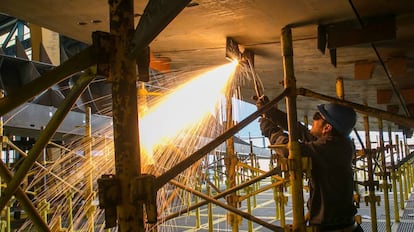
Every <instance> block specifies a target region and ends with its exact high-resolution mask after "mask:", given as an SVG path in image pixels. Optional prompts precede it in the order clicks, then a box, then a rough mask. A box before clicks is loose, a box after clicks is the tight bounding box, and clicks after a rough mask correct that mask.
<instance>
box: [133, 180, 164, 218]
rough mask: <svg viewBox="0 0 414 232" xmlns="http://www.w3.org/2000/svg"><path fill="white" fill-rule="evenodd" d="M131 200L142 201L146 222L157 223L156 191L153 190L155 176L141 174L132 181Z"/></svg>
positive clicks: (134, 201)
mask: <svg viewBox="0 0 414 232" xmlns="http://www.w3.org/2000/svg"><path fill="white" fill-rule="evenodd" d="M130 197H131V202H132V203H134V204H136V203H143V204H144V205H145V210H146V213H147V222H148V223H151V224H154V223H157V192H156V191H155V176H153V175H149V174H142V175H140V176H138V177H136V178H135V179H133V181H132V187H131V196H130Z"/></svg>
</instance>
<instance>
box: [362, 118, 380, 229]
mask: <svg viewBox="0 0 414 232" xmlns="http://www.w3.org/2000/svg"><path fill="white" fill-rule="evenodd" d="M364 127H365V147H366V149H367V152H366V156H367V166H368V190H369V193H368V197H367V198H368V202H369V208H370V212H371V230H372V231H373V232H377V209H376V207H375V203H376V199H377V197H376V196H375V186H374V170H373V164H372V158H373V157H372V150H371V140H370V135H369V120H368V115H364Z"/></svg>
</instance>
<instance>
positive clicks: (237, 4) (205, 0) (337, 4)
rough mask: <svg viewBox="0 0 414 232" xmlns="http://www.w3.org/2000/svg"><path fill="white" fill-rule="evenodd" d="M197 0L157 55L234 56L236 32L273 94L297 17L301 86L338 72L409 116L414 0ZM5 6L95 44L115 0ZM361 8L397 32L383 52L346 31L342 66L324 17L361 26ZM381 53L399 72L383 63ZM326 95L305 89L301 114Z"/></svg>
mask: <svg viewBox="0 0 414 232" xmlns="http://www.w3.org/2000/svg"><path fill="white" fill-rule="evenodd" d="M192 3H193V4H191V5H193V6H192V7H190V6H188V7H186V8H185V9H184V10H183V11H182V12H181V13H180V14H179V15H178V16H177V17H176V18H175V19H174V20H173V21H172V22H171V23H170V24H169V25H168V26H167V27H166V28H165V29H164V30H163V31H162V32H161V33H160V34H159V35H158V36H157V37H156V38H155V40H154V41H153V42H152V43H151V44H150V47H151V51H152V52H153V53H154V54H155V55H156V56H159V57H168V58H170V59H171V67H172V69H188V68H193V69H194V68H202V67H208V66H213V65H218V64H222V63H225V62H227V61H226V60H225V58H224V55H225V47H226V38H227V37H231V38H233V39H234V40H235V41H237V42H238V43H239V45H240V47H241V49H249V50H251V51H253V52H254V53H255V70H256V72H257V74H258V75H259V76H260V78H261V79H262V82H263V84H264V87H265V90H264V92H265V94H266V95H268V96H269V97H270V98H272V97H274V96H277V95H279V94H280V93H281V92H282V90H283V86H282V84H281V82H282V81H283V64H282V56H281V44H280V36H281V29H282V28H283V27H285V26H286V25H291V26H292V33H293V41H294V42H293V49H294V65H295V76H296V79H297V83H296V84H297V87H304V88H308V89H310V90H312V91H315V92H318V93H322V94H324V95H328V96H332V97H335V96H336V94H335V84H336V79H337V78H338V77H341V78H343V80H344V86H345V99H346V100H348V101H351V102H355V103H358V104H367V105H368V106H369V107H373V108H376V109H382V110H387V106H388V107H389V108H390V107H391V106H398V112H397V114H399V115H403V116H407V112H406V111H404V109H403V108H404V107H403V105H402V104H404V105H406V106H407V108H408V110H410V109H411V110H412V109H413V107H412V104H413V103H414V97H413V96H411V95H414V94H412V92H414V81H413V78H414V76H413V74H414V30H413V29H414V1H412V0H393V1H390V0H365V1H345V0H341V1H339V0H332V1H325V0H295V1H285V0H196V1H193V2H192ZM146 5H147V1H135V15H136V17H135V19H136V21H137V22H138V21H139V20H140V15H142V14H143V11H144V9H145V6H146ZM352 5H354V7H355V10H356V11H354V10H353V8H352ZM0 12H2V13H5V14H8V15H10V16H13V17H16V18H18V19H21V20H24V21H27V22H29V23H34V24H37V25H40V26H43V27H45V28H48V29H51V30H53V31H56V32H59V33H60V34H63V35H66V36H68V37H71V38H73V39H76V40H79V41H82V42H85V43H88V44H90V43H91V35H92V32H94V31H106V32H109V6H108V3H107V1H101V0H89V1H84V0H70V1H67V0H65V1H63V0H54V1H50V0H31V1H24V0H3V1H2V4H0ZM356 12H357V14H359V16H360V17H361V18H362V21H363V22H362V23H364V24H366V23H369V22H371V21H372V20H368V18H372V17H375V18H376V19H375V20H373V22H374V23H377V22H379V21H380V20H381V19H383V18H386V16H389V15H393V16H394V17H395V28H394V29H395V30H396V34H395V35H396V36H395V38H392V39H384V38H380V40H381V41H375V42H373V44H374V46H375V48H376V49H377V51H378V55H379V56H378V55H377V54H376V53H375V51H374V49H373V47H372V45H371V43H370V42H369V39H368V42H367V41H365V42H363V43H358V44H353V43H352V40H353V39H354V38H353V37H352V36H349V34H351V33H349V34H347V33H345V34H344V35H343V36H342V37H340V38H339V41H340V42H345V43H346V42H349V43H350V45H346V46H338V48H337V49H336V52H337V56H336V59H337V66H336V67H334V66H333V65H332V64H331V57H330V55H329V52H328V50H326V52H325V54H323V53H322V52H321V51H319V50H318V49H317V42H318V25H323V26H326V28H329V27H328V26H332V25H335V26H337V28H340V29H343V27H342V26H340V25H342V24H339V23H341V22H345V21H352V22H351V23H349V24H347V25H351V26H352V28H358V29H359V28H360V23H359V22H358V19H357V14H356ZM391 28H392V27H391ZM347 30H351V29H349V28H348V29H347ZM391 30H392V29H391ZM361 31H362V32H361V33H362V35H363V37H364V38H367V37H369V35H372V34H375V33H376V34H381V33H378V31H379V30H378V29H377V30H376V31H374V32H375V33H371V32H367V31H364V30H361ZM380 31H381V30H380ZM385 31H389V29H388V28H386V27H384V33H383V34H386V33H385ZM350 41H351V42H350ZM378 57H380V59H379V58H378ZM381 60H382V61H384V64H385V66H384V67H385V68H386V70H387V71H388V72H389V73H390V75H389V76H390V78H391V79H389V77H387V75H386V71H384V67H382V66H381ZM364 64H367V65H368V67H373V71H372V75H368V79H364V80H362V79H363V78H360V77H359V76H360V75H361V73H359V72H358V73H357V74H355V72H356V71H355V70H356V67H357V68H358V69H357V70H359V68H364V67H366V66H365V65H364ZM393 85H394V87H395V88H396V89H397V90H398V91H400V93H404V95H403V98H402V100H403V103H402V104H401V101H400V99H399V97H398V96H397V95H396V93H395V92H394V91H393V88H392V86H393ZM378 90H380V91H378ZM253 95H254V89H253V87H252V85H251V83H250V84H247V85H246V86H244V87H243V88H242V96H243V98H244V100H246V101H251V100H250V97H251V96H253ZM389 95H390V96H389ZM318 103H320V101H317V100H314V99H311V98H305V97H298V109H299V110H298V118H299V119H301V118H302V117H303V116H304V115H311V114H312V113H313V111H314V109H315V107H314V106H315V105H316V104H318ZM412 114H414V110H412ZM360 116H361V115H360ZM370 123H371V127H372V128H377V126H376V124H377V120H376V119H372V120H370ZM388 126H392V127H393V128H394V129H397V126H396V125H395V124H394V123H389V122H384V127H385V128H387V127H388ZM358 129H363V126H362V117H359V120H358Z"/></svg>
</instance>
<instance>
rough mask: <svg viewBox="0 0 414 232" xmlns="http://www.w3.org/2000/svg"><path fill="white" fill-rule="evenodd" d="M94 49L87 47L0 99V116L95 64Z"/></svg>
mask: <svg viewBox="0 0 414 232" xmlns="http://www.w3.org/2000/svg"><path fill="white" fill-rule="evenodd" d="M95 53H96V52H95V49H94V48H93V47H88V48H86V49H85V50H83V51H81V52H80V53H78V54H77V55H75V56H73V57H71V58H70V59H69V60H67V61H66V62H65V63H63V64H61V65H60V66H58V67H56V68H54V69H52V70H50V71H49V72H47V73H45V74H44V75H42V76H40V77H39V78H37V79H35V80H33V81H31V82H29V83H28V84H26V85H24V86H23V87H21V88H20V89H19V90H16V91H14V92H12V93H9V94H8V95H7V96H6V97H5V98H2V99H0V115H5V114H6V113H8V112H9V111H11V110H13V109H14V108H16V107H17V106H19V105H21V104H23V103H24V102H26V101H28V100H30V99H31V98H33V97H35V96H37V95H38V94H40V93H42V92H43V91H45V90H46V89H48V88H50V87H52V86H53V85H54V84H56V83H59V82H60V81H62V80H65V79H66V78H68V77H69V76H70V75H71V74H73V73H75V72H78V71H82V70H84V69H86V68H88V67H90V66H91V65H93V64H95V63H96V62H95V60H96V59H95Z"/></svg>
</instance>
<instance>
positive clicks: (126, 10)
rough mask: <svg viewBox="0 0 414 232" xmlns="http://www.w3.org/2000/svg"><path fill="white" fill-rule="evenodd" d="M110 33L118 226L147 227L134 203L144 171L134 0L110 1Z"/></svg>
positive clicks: (110, 76)
mask: <svg viewBox="0 0 414 232" xmlns="http://www.w3.org/2000/svg"><path fill="white" fill-rule="evenodd" d="M109 10H110V33H111V35H112V36H113V38H114V42H113V47H114V49H113V50H112V54H111V57H110V58H109V60H110V62H109V65H110V75H109V80H110V81H111V82H112V113H113V128H114V144H115V171H116V176H117V178H118V179H119V182H120V190H119V191H120V196H121V199H120V203H119V205H118V206H117V211H118V215H117V218H118V225H119V228H118V230H119V231H121V232H124V231H128V232H130V231H144V219H143V205H142V203H137V204H132V203H131V200H130V199H131V187H132V181H133V180H134V179H135V178H136V177H138V176H139V175H140V174H141V163H140V151H139V140H138V139H139V136H138V109H137V108H138V107H137V73H136V65H135V60H134V59H129V58H127V53H129V46H128V45H129V42H130V41H131V39H132V37H133V33H134V1H133V0H120V1H112V0H110V1H109Z"/></svg>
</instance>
